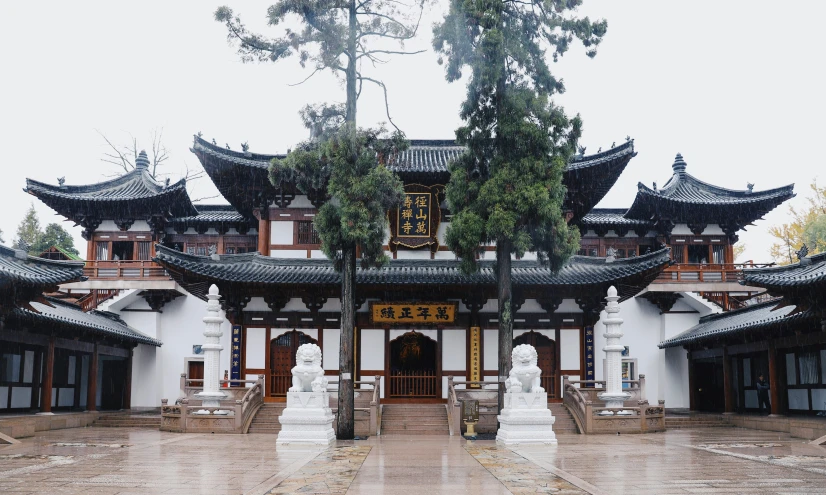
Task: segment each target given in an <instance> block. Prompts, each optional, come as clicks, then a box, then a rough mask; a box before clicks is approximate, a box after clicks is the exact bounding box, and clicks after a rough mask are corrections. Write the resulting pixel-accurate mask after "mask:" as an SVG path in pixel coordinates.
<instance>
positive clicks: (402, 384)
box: [388, 331, 441, 399]
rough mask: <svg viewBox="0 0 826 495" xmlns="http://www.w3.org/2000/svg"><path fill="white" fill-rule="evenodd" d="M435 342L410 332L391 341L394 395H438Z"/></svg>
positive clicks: (438, 378) (393, 396) (390, 384)
mask: <svg viewBox="0 0 826 495" xmlns="http://www.w3.org/2000/svg"><path fill="white" fill-rule="evenodd" d="M437 349H438V346H437V344H436V342H435V341H433V340H431V339H430V338H428V337H427V336H425V335H423V334H421V333H418V332H415V331H411V332H407V333H405V334H403V335H400V336H399V337H397V338H396V339H394V340H391V341H390V369H389V370H388V371H389V374H390V378H389V380H388V384H389V390H390V394H389V396H390V397H391V398H409V399H414V398H416V399H421V398H436V397H439V392H440V390H439V389H440V387H439V385H440V383H439V382H440V380H441V379H440V377H439V376H437V362H436V359H437V354H438V353H437Z"/></svg>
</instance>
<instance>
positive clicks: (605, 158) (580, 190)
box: [192, 136, 636, 221]
mask: <svg viewBox="0 0 826 495" xmlns="http://www.w3.org/2000/svg"><path fill="white" fill-rule="evenodd" d="M463 151H464V147H463V146H459V145H457V144H456V142H455V141H454V140H444V139H443V140H438V139H431V140H421V139H413V140H410V147H409V148H408V149H407V150H405V151H403V152H402V153H400V154H399V156H398V157H397V158H396V159H395V160H394V161H393V162H391V163H388V165H387V167H388V168H389V169H391V170H393V171H395V172H396V173H398V174H400V175H402V176H403V177H402V178H403V179H405V180H409V181H422V182H429V183H442V184H445V183H447V181H448V179H449V178H450V177H449V172H448V165H449V164H450V162H451V161H452V160H455V159H456V158H458V157H459V155H461V154H462V152H463ZM192 152H193V153H195V155H196V156H198V159H199V160H200V161H201V164H202V165H203V167H204V170H206V172H207V174H208V175H209V176H210V178H211V179H212V181H213V182H214V183H215V186H216V187H217V188H218V190H219V191H220V192H221V194H222V195H223V196H224V197H225V198H226V199H227V201H229V202H230V203H232V204H233V205H234V206H235V207H236V208H238V210H239V211H241V212H242V213H246V214H250V213H251V212H252V210H253V208H255V207H257V206H258V205H257V204H254V203H255V202H256V201H257V200H258V198H257V195H258V194H259V193H260V192H264V193H265V195H269V196H271V197H272V196H273V195H274V194H275V188H274V187H273V186H272V185H271V184H270V182H269V178H268V175H267V170H268V168H269V163H270V161H271V160H272V159H273V158H283V157H284V156H286V155H269V154H260V153H249V152H248V153H243V152H238V151H233V150H228V149H226V148H222V147H220V146H217V145H215V144H212V143H210V142H208V141H206V140H205V139H203V138H199V137H197V136H196V137H195V142H194V144H193V145H192ZM635 154H636V153H635V152H634V141H633V140H629V141H627V142H625V143H623V144H621V145H619V146H616V147H613V148H611V149H609V150H607V151H602V152H599V153H596V154H594V155H587V156H582V155H577V156H575V157H573V158H572V159H571V162H570V163H569V164H568V166H567V167H566V169H565V172H564V175H563V182H564V183H565V185H566V187H568V190H569V192H570V194H569V197H570V200H569V201H568V202H569V203H571V204H570V206H569V207H570V208H571V209H572V210H573V211H574V220H575V221H576V220H578V219H579V218H582V216H583V215H585V213H587V212H588V211H589V210H590V209H591V208H593V206H594V205H595V204H597V203H598V202H599V201H600V200H601V199H602V197H603V196H605V194H606V193H607V192H608V190H609V189H610V188H611V187H612V186H613V185H614V183H615V182H616V181H617V179H618V178H619V176H620V174H621V173H622V171H623V170H625V167H626V165H628V162H629V161H630V159H631V158H632V157H633V156H634V155H635ZM239 177H243V181H240V180H239V179H238V178H239ZM241 182H243V183H241ZM574 197H575V198H574Z"/></svg>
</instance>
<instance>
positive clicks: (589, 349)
mask: <svg viewBox="0 0 826 495" xmlns="http://www.w3.org/2000/svg"><path fill="white" fill-rule="evenodd" d="M585 379H586V380H596V376H595V375H594V327H591V326H589V327H585ZM584 386H586V387H593V385H591V384H587V385H584Z"/></svg>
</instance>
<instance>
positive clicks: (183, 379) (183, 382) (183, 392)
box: [181, 373, 186, 398]
mask: <svg viewBox="0 0 826 495" xmlns="http://www.w3.org/2000/svg"><path fill="white" fill-rule="evenodd" d="M184 397H186V373H181V398H184Z"/></svg>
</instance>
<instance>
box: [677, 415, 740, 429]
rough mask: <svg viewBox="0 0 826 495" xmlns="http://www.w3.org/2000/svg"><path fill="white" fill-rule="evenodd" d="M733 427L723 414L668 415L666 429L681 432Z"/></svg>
mask: <svg viewBox="0 0 826 495" xmlns="http://www.w3.org/2000/svg"><path fill="white" fill-rule="evenodd" d="M720 426H731V424H729V422H728V420H727V419H726V418H725V416H723V415H722V414H691V415H688V414H686V415H682V414H680V415H673V414H672V415H666V416H665V428H666V429H667V430H679V429H684V428H713V427H720Z"/></svg>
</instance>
